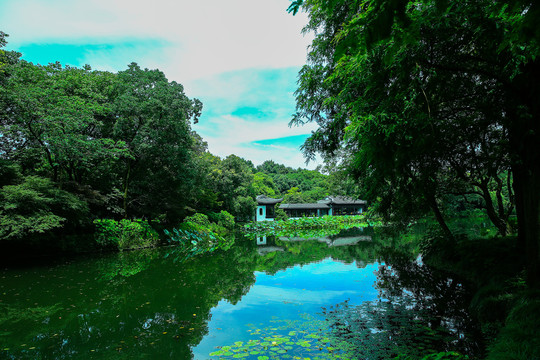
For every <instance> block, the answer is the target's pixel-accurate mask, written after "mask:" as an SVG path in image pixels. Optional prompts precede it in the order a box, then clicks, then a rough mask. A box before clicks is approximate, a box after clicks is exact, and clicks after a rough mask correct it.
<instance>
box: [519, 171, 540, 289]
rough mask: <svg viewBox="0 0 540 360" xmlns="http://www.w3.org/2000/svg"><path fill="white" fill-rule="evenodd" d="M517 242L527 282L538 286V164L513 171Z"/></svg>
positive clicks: (539, 283) (539, 209) (539, 201)
mask: <svg viewBox="0 0 540 360" xmlns="http://www.w3.org/2000/svg"><path fill="white" fill-rule="evenodd" d="M514 192H515V196H516V212H517V218H518V243H519V246H520V249H522V250H523V252H524V253H525V266H526V271H527V283H528V285H529V286H530V287H540V247H539V241H540V164H539V165H536V166H534V167H533V168H529V169H527V168H525V167H523V166H520V167H519V168H518V169H516V170H515V172H514Z"/></svg>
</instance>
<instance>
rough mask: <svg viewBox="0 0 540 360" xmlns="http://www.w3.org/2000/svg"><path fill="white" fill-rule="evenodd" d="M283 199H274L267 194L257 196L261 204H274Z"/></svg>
mask: <svg viewBox="0 0 540 360" xmlns="http://www.w3.org/2000/svg"><path fill="white" fill-rule="evenodd" d="M282 201H283V198H281V199H274V198H271V197H268V196H265V195H259V196H257V203H258V204H259V205H274V204H277V203H280V202H282Z"/></svg>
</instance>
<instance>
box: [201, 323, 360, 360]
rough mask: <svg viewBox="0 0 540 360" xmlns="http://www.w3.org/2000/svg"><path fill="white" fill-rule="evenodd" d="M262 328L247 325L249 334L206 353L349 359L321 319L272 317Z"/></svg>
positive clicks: (258, 357)
mask: <svg viewBox="0 0 540 360" xmlns="http://www.w3.org/2000/svg"><path fill="white" fill-rule="evenodd" d="M272 323H273V324H272V325H271V326H269V327H266V328H262V329H260V328H256V327H255V326H254V325H249V326H250V329H248V330H247V331H248V332H249V334H250V335H251V337H253V338H252V339H250V340H248V341H236V342H234V343H233V344H231V345H227V346H222V347H219V349H218V350H216V351H214V352H212V353H210V356H211V357H212V358H214V359H239V358H245V359H247V360H251V359H256V360H270V359H303V360H305V359H310V360H323V359H325V360H326V359H344V360H345V359H351V357H350V356H348V355H347V354H345V353H344V352H343V351H341V350H340V345H339V341H338V342H336V339H333V338H331V337H330V333H329V327H328V325H327V322H325V321H324V320H319V319H316V318H314V317H312V316H309V315H304V316H303V319H302V320H294V321H293V320H276V319H275V320H272Z"/></svg>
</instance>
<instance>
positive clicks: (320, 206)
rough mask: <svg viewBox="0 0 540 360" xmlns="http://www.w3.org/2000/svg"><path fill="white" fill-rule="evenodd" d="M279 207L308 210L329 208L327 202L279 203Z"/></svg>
mask: <svg viewBox="0 0 540 360" xmlns="http://www.w3.org/2000/svg"><path fill="white" fill-rule="evenodd" d="M279 208H280V209H284V210H285V209H287V210H295V209H298V210H300V209H301V210H309V209H314V210H316V209H329V208H330V207H329V206H328V204H322V203H316V204H281V205H279Z"/></svg>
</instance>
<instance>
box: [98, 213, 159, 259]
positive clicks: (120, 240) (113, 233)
mask: <svg viewBox="0 0 540 360" xmlns="http://www.w3.org/2000/svg"><path fill="white" fill-rule="evenodd" d="M94 225H95V227H96V233H95V235H94V239H95V241H96V242H97V243H98V244H99V245H100V246H101V247H104V248H115V249H118V250H120V251H124V250H131V249H139V248H146V247H153V246H156V245H157V244H158V243H159V235H158V233H157V232H156V231H155V230H154V229H153V228H152V226H150V224H149V223H148V221H146V220H140V219H135V220H128V219H123V220H121V221H116V220H113V219H97V220H94Z"/></svg>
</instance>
